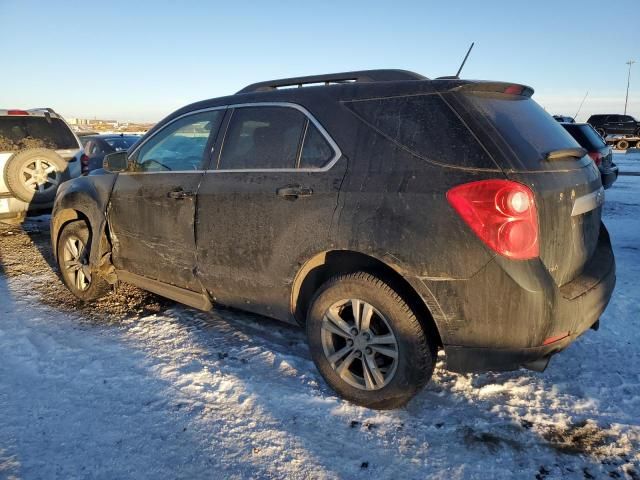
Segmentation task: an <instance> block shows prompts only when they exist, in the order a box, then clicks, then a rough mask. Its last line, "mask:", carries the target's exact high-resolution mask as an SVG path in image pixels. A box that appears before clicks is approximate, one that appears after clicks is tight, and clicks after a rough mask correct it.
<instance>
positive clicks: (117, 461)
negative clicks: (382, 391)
mask: <svg viewBox="0 0 640 480" xmlns="http://www.w3.org/2000/svg"><path fill="white" fill-rule="evenodd" d="M615 161H616V163H618V165H620V167H621V170H623V167H625V166H626V167H625V168H627V167H628V168H632V167H633V166H634V165H633V161H632V159H631V156H624V155H620V154H616V159H615ZM638 162H639V163H640V158H639V159H638ZM606 197H607V201H606V205H605V222H606V224H607V226H608V228H609V230H610V232H611V236H612V240H613V243H614V249H615V253H616V259H617V266H618V284H617V288H616V291H615V294H614V297H613V299H612V301H611V304H610V306H609V308H608V309H607V311H606V312H605V314H604V316H603V318H602V322H601V327H600V330H599V331H598V332H593V331H589V332H587V333H586V334H585V335H584V336H583V337H582V338H581V339H580V340H579V341H578V342H577V343H575V344H574V345H572V346H571V347H570V348H569V349H567V350H566V351H565V352H563V353H561V354H560V355H558V356H557V357H555V358H554V359H553V360H552V361H551V364H550V366H549V368H548V369H547V371H546V372H544V373H534V372H528V371H518V372H511V373H502V374H498V373H487V374H481V375H457V374H452V373H449V372H447V371H445V370H443V367H442V362H440V363H439V368H438V369H437V370H436V373H435V376H434V379H433V381H432V382H431V383H430V384H429V385H428V387H427V388H426V389H425V390H424V391H423V392H422V393H421V394H420V395H418V397H417V398H416V399H415V400H413V401H412V402H411V403H410V404H409V405H408V407H407V408H405V409H401V410H397V411H390V412H376V411H372V410H367V409H363V408H360V407H355V406H353V405H350V404H349V403H347V402H345V401H343V400H341V399H339V398H337V397H336V395H335V394H334V393H333V392H332V391H331V390H330V389H329V388H328V387H327V386H326V385H325V384H324V382H323V380H322V379H321V377H320V376H319V374H318V373H317V372H316V370H315V368H314V366H313V363H312V362H311V360H310V359H309V355H308V352H307V349H306V346H305V342H304V335H303V333H302V331H300V330H299V329H297V328H294V327H290V326H287V325H284V324H279V323H276V322H274V321H271V320H268V319H263V318H261V317H257V316H254V315H248V314H244V313H239V312H235V311H231V310H224V309H220V310H216V311H214V312H212V313H203V312H197V311H195V310H191V309H189V308H185V307H182V306H179V305H175V304H172V303H167V304H166V305H168V307H165V308H163V310H162V311H160V312H159V313H158V314H153V315H149V314H146V313H143V314H142V315H141V316H139V317H136V316H135V315H133V316H132V315H125V314H122V315H120V316H119V317H118V318H116V321H114V320H113V318H112V317H108V318H107V315H106V314H105V315H104V319H103V320H101V319H100V318H101V317H100V315H99V314H98V316H97V317H95V316H92V317H91V318H88V316H87V315H86V314H85V313H83V310H82V309H72V308H67V307H66V306H65V304H63V303H60V305H59V306H57V307H56V306H54V307H52V306H50V305H51V303H52V302H51V301H46V298H44V297H43V295H44V294H43V292H50V291H51V289H52V288H54V289H62V288H63V287H62V285H61V284H60V283H59V281H58V280H57V279H56V278H55V276H54V274H53V273H52V272H51V271H50V270H46V271H42V272H38V273H28V272H27V273H23V274H17V275H7V274H5V275H3V274H2V273H0V478H24V479H35V478H38V479H39V478H47V479H48V478H61V479H62V478H63V479H75V478H78V479H80V478H92V479H93V478H95V479H114V478H132V479H146V478H153V479H156V478H188V479H193V478H248V477H252V478H294V479H295V478H370V477H375V478H402V479H411V478H416V479H417V478H442V479H451V478H454V479H455V478H481V479H486V478H538V479H543V478H611V477H612V478H631V479H638V478H640V466H639V464H640V453H639V450H640V351H639V349H638V345H639V344H640V324H639V322H640V320H639V318H640V292H638V281H637V278H638V276H639V275H640V243H639V241H638V240H639V239H640V177H638V176H621V177H620V179H619V180H618V182H617V183H616V184H615V185H614V187H613V188H612V189H610V190H608V191H607V195H606ZM27 229H28V225H27ZM2 242H6V238H2V237H0V246H2ZM26 244H29V242H28V241H26ZM32 247H33V246H32V245H27V246H26V247H25V248H32ZM0 252H2V250H0ZM32 253H33V255H37V254H38V249H36V248H32ZM8 263H9V262H8V261H7V255H6V253H3V254H2V256H1V257H0V271H1V270H2V269H3V268H4V267H5V264H7V265H8ZM96 318H97V319H96Z"/></svg>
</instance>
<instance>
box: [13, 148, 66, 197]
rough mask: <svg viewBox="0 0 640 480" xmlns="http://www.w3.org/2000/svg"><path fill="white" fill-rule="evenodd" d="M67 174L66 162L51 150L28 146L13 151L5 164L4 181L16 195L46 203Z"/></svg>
mask: <svg viewBox="0 0 640 480" xmlns="http://www.w3.org/2000/svg"><path fill="white" fill-rule="evenodd" d="M68 176H69V174H68V171H67V162H65V161H64V159H63V158H62V157H61V156H60V155H58V154H57V153H56V152H54V151H53V150H48V149H46V148H29V149H26V150H20V151H18V152H16V153H14V154H13V156H12V157H11V158H9V160H8V161H7V163H6V164H5V167H4V183H5V185H6V186H7V188H8V189H9V191H10V192H11V193H12V194H13V195H14V196H15V197H16V198H18V199H20V200H22V201H23V202H28V203H49V202H52V201H53V199H54V198H55V196H56V191H57V190H58V186H59V185H60V184H61V183H62V182H63V181H65V180H66V179H67V177H68Z"/></svg>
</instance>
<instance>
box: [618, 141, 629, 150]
mask: <svg viewBox="0 0 640 480" xmlns="http://www.w3.org/2000/svg"><path fill="white" fill-rule="evenodd" d="M616 148H617V149H618V150H626V149H627V148H629V142H628V141H627V140H618V143H616Z"/></svg>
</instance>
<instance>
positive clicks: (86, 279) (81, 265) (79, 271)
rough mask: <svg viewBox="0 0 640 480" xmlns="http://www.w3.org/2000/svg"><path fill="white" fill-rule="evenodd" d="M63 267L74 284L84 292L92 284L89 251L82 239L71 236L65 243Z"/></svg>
mask: <svg viewBox="0 0 640 480" xmlns="http://www.w3.org/2000/svg"><path fill="white" fill-rule="evenodd" d="M63 267H64V269H65V270H66V273H67V275H68V277H69V279H70V280H71V281H72V283H73V286H74V287H75V288H76V289H78V290H79V291H81V292H84V291H85V290H87V289H88V288H89V286H90V285H91V269H90V268H89V252H88V251H87V248H86V246H85V244H84V242H83V241H82V240H80V239H79V238H78V237H76V236H70V237H69V238H67V241H66V242H65V244H64V250H63Z"/></svg>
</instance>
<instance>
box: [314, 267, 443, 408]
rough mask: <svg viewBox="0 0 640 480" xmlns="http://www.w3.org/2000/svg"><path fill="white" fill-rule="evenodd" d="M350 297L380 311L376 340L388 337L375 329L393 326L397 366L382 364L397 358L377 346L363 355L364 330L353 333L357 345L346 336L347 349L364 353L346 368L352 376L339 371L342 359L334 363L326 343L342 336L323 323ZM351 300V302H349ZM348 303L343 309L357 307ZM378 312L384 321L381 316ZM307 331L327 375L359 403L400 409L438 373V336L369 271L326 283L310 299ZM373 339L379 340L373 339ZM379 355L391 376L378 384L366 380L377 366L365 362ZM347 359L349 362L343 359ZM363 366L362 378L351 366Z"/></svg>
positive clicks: (344, 394) (373, 319)
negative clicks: (386, 353)
mask: <svg viewBox="0 0 640 480" xmlns="http://www.w3.org/2000/svg"><path fill="white" fill-rule="evenodd" d="M345 299H357V300H359V301H362V302H363V304H364V305H367V304H368V307H373V310H374V311H375V313H374V314H372V316H371V324H370V327H369V328H368V329H367V330H368V331H370V332H372V336H373V338H374V339H375V338H382V337H388V335H385V334H384V332H383V333H382V334H379V333H378V332H377V331H375V332H374V329H376V328H382V329H383V330H384V329H385V328H386V327H384V326H388V327H389V330H390V331H391V333H392V334H393V336H394V337H395V338H394V340H395V345H394V348H395V349H396V350H395V352H396V354H397V357H396V359H395V363H394V364H393V365H395V367H389V366H382V365H379V363H380V362H384V361H387V362H388V361H393V360H392V359H391V357H388V358H387V357H385V356H381V355H380V354H379V353H377V350H376V351H374V352H373V355H371V348H367V350H368V353H369V355H368V356H366V357H365V356H364V351H363V350H364V344H362V342H361V340H357V337H359V336H361V335H365V336H366V333H365V332H364V329H363V331H360V333H358V335H356V336H355V337H353V338H354V339H356V340H355V342H357V343H355V344H354V340H351V345H353V346H352V347H350V346H349V345H348V344H347V343H346V342H348V341H349V340H344V342H345V344H344V345H345V346H344V348H351V349H352V351H354V350H355V352H354V353H355V354H357V353H358V352H360V356H359V357H355V358H354V359H353V360H352V363H351V364H350V365H351V366H349V367H347V368H346V369H344V370H348V372H346V376H347V379H345V376H343V375H344V374H345V372H344V370H343V372H342V375H341V374H339V373H338V372H337V370H340V366H339V365H338V362H339V361H340V360H338V361H336V362H334V363H333V365H332V363H331V361H330V360H329V358H328V357H329V356H331V355H329V354H328V353H326V344H327V342H334V341H340V340H341V339H342V337H341V335H335V334H334V333H328V330H327V328H326V327H323V322H327V320H325V315H326V314H327V313H328V312H329V309H330V308H331V309H332V311H337V310H333V308H336V307H335V305H336V304H340V303H341V302H344V301H345ZM350 301H351V300H347V302H350ZM346 305H347V304H345V306H343V307H342V308H343V309H347V311H348V310H349V309H351V311H353V307H352V306H351V307H349V306H346ZM368 307H363V308H368ZM343 311H344V310H343ZM362 312H364V310H362ZM341 315H342V314H341ZM346 315H348V313H347V314H346ZM378 315H379V316H380V318H381V319H382V320H380V318H378ZM362 316H364V313H362ZM382 321H384V326H383V327H379V325H383V323H381V322H382ZM375 322H378V323H377V324H376V323H375ZM324 325H326V323H325V324H324ZM377 325H378V326H377ZM306 330H307V338H308V341H309V348H310V350H311V356H312V358H313V360H314V362H315V364H316V366H317V368H318V370H319V371H320V373H321V374H322V376H323V377H324V379H325V380H326V381H327V383H328V384H329V386H330V387H331V388H333V390H335V391H336V392H337V393H338V394H339V395H340V396H341V397H343V398H345V399H346V400H348V401H350V402H352V403H355V404H357V405H361V406H363V407H368V408H374V409H392V408H398V407H401V406H402V405H404V404H406V403H407V402H408V401H409V400H411V398H413V397H414V396H415V395H416V394H417V393H418V392H419V391H420V390H421V389H422V388H423V387H424V386H425V385H426V384H427V382H428V381H429V380H430V379H431V376H432V374H433V369H434V366H435V362H436V358H437V345H436V342H435V339H434V338H431V337H430V336H429V335H427V333H426V332H425V331H424V329H423V328H422V326H421V325H420V322H419V321H418V319H417V318H416V315H415V314H414V312H413V311H412V310H411V308H410V307H409V306H408V304H407V302H405V300H404V299H403V298H402V297H401V296H400V295H398V293H397V292H396V291H395V290H393V289H392V288H391V287H390V286H389V285H387V284H386V283H385V282H383V281H382V280H380V279H379V278H376V277H374V276H373V275H370V274H368V273H365V272H356V273H352V274H345V275H340V276H337V277H334V278H332V279H331V280H329V281H327V282H326V283H325V284H324V285H322V286H321V287H320V289H319V290H318V292H316V294H315V296H314V298H313V300H312V301H311V305H310V307H309V311H308V314H307V322H306ZM352 333H353V329H352ZM374 333H375V334H374ZM372 343H374V342H373V341H372ZM377 346H380V345H375V346H374V349H375V348H376V347H377ZM337 350H338V348H337V347H336V349H335V351H332V353H333V354H339V352H338V351H337ZM341 350H342V349H341ZM350 356H351V353H349V354H346V357H345V358H346V359H348V358H349V357H350ZM374 356H375V358H376V360H375V361H376V362H377V364H376V365H375V367H376V370H377V369H378V366H380V368H381V369H386V374H385V375H386V376H387V379H385V381H384V382H382V381H381V382H378V385H374V384H372V383H371V382H368V383H367V382H366V381H365V377H367V376H368V377H369V379H373V378H374V377H373V376H371V372H373V370H372V369H370V368H368V367H367V366H366V365H367V363H366V362H369V361H370V359H372V358H374ZM365 358H366V361H365ZM356 359H357V360H358V361H359V362H360V363H359V364H358V363H356ZM343 361H346V360H345V359H343ZM358 368H359V370H360V371H361V372H362V374H361V376H358V374H357V373H355V374H353V373H352V371H351V370H352V369H353V370H355V371H357V369H358ZM365 369H368V372H369V373H368V374H365V372H364V370H365ZM379 371H382V370H379ZM377 373H379V372H377ZM356 380H357V381H356ZM358 381H362V382H361V383H365V384H366V385H361V386H360V387H357V386H355V385H354V384H357V383H358ZM372 387H373V388H375V389H372Z"/></svg>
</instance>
